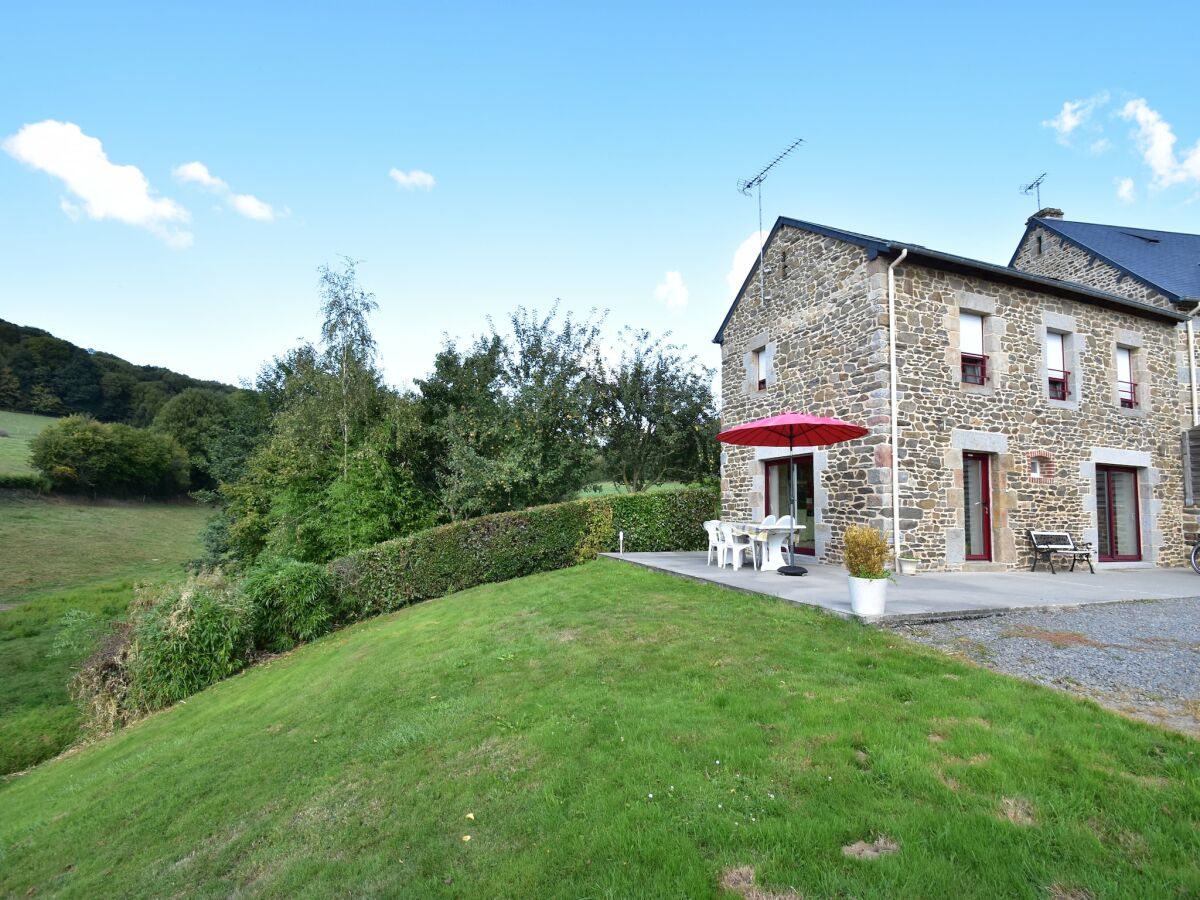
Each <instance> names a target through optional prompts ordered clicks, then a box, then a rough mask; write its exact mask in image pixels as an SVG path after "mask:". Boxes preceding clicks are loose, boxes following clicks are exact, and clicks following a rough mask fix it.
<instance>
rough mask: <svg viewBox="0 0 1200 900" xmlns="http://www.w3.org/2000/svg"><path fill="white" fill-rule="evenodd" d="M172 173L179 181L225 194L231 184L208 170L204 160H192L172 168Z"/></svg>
mask: <svg viewBox="0 0 1200 900" xmlns="http://www.w3.org/2000/svg"><path fill="white" fill-rule="evenodd" d="M171 174H172V175H174V176H175V179H176V180H177V181H183V182H192V183H194V184H198V185H200V186H201V187H205V188H208V189H209V190H210V191H212V192H213V193H215V194H224V193H226V192H227V191H228V190H229V185H227V184H226V183H225V182H224V181H222V180H221V179H220V178H218V177H217V176H215V175H213V174H212V172H210V171H208V166H206V165H205V164H204V163H202V162H190V163H184V164H183V165H182V166H176V167H175V168H173V169H172V170H171Z"/></svg>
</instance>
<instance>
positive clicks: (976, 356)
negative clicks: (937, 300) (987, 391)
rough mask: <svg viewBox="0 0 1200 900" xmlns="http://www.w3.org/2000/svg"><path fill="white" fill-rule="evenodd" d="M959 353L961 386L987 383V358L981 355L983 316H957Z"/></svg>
mask: <svg viewBox="0 0 1200 900" xmlns="http://www.w3.org/2000/svg"><path fill="white" fill-rule="evenodd" d="M958 341H959V346H958V348H959V352H960V353H961V355H962V382H963V384H985V383H986V382H987V357H986V356H984V355H983V316H981V315H979V314H978V313H969V312H960V313H959V314H958Z"/></svg>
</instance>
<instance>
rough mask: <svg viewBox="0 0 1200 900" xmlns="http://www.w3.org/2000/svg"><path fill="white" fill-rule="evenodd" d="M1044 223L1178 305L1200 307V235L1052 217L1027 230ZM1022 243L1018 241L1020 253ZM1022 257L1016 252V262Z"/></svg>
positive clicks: (1033, 221)
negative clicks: (1018, 256)
mask: <svg viewBox="0 0 1200 900" xmlns="http://www.w3.org/2000/svg"><path fill="white" fill-rule="evenodd" d="M1038 225H1041V226H1042V227H1044V228H1045V229H1047V230H1048V231H1050V232H1052V233H1054V234H1057V235H1060V236H1061V237H1064V238H1066V239H1067V240H1068V241H1069V242H1070V243H1072V244H1075V245H1076V246H1077V247H1079V248H1080V249H1082V250H1085V251H1087V252H1088V253H1091V254H1093V255H1094V256H1096V257H1098V258H1099V259H1101V260H1103V261H1104V262H1106V263H1108V264H1109V265H1111V266H1113V267H1114V268H1116V269H1119V270H1120V271H1121V272H1124V273H1125V274H1126V275H1129V276H1131V277H1133V278H1136V279H1137V280H1138V281H1141V282H1142V283H1143V284H1146V285H1149V286H1150V287H1152V288H1154V289H1155V290H1157V291H1159V292H1160V293H1162V294H1166V295H1167V296H1168V297H1169V298H1171V299H1172V300H1174V301H1175V302H1177V303H1186V304H1188V305H1193V306H1194V305H1195V304H1196V303H1198V302H1200V234H1182V233H1180V232H1177V231H1155V230H1153V229H1150V228H1127V227H1124V226H1121V225H1096V224H1093V223H1092V222H1067V221H1064V220H1063V219H1057V218H1052V217H1051V218H1042V219H1036V218H1035V219H1030V220H1029V223H1028V224H1027V226H1026V229H1025V233H1026V234H1028V233H1029V231H1030V230H1031V229H1032V228H1035V227H1036V226H1038ZM1024 242H1025V239H1024V237H1022V239H1021V243H1022V244H1023V243H1024ZM1020 247H1021V244H1018V245H1017V250H1018V251H1019V250H1020ZM1016 258H1017V254H1016V253H1014V254H1013V259H1012V262H1015V261H1016ZM1012 262H1010V263H1009V265H1012Z"/></svg>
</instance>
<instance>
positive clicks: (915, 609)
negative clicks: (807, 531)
mask: <svg viewBox="0 0 1200 900" xmlns="http://www.w3.org/2000/svg"><path fill="white" fill-rule="evenodd" d="M605 555H606V556H608V557H610V558H612V559H617V560H620V561H622V562H626V563H631V564H633V565H638V566H644V567H645V568H648V569H654V570H656V571H660V572H667V573H669V574H672V575H678V576H680V577H682V578H691V579H693V580H696V581H704V582H709V583H711V584H719V585H722V586H723V587H728V588H732V589H733V590H739V591H745V592H747V593H752V594H763V595H766V596H768V597H778V598H779V599H781V600H787V601H788V602H790V603H801V604H805V605H808V606H816V607H820V608H821V609H823V610H825V611H827V612H830V613H833V614H834V615H838V616H842V617H843V618H848V619H849V618H855V619H860V620H861V621H865V622H878V623H888V624H893V623H900V622H929V621H937V620H941V619H968V618H974V617H977V616H990V615H997V614H999V613H1004V612H1008V611H1010V610H1015V609H1047V608H1053V607H1060V608H1061V607H1072V606H1086V605H1089V604H1094V603H1119V602H1122V601H1129V600H1162V599H1175V598H1200V575H1196V574H1195V573H1194V572H1193V571H1192V570H1191V569H1149V568H1139V569H1111V568H1106V569H1099V570H1097V572H1096V574H1095V575H1092V574H1091V573H1090V572H1088V570H1087V567H1086V566H1081V567H1080V568H1077V569H1076V570H1075V571H1074V572H1068V571H1066V569H1064V568H1060V569H1059V573H1058V574H1057V575H1051V574H1050V572H1048V571H1046V572H1043V571H1042V570H1041V569H1040V568H1039V571H1037V572H1028V571H1020V572H927V573H923V574H919V575H913V576H904V575H897V576H896V578H895V582H894V583H893V584H892V585H890V586H889V587H888V600H887V612H886V614H885V615H883V616H874V617H861V616H855V615H854V614H853V613H852V612H851V611H850V599H849V596H848V595H847V593H846V570H845V569H843V568H842V567H841V566H831V565H822V564H819V563H810V562H804V563H803V565H804V566H805V568H807V569H808V575H805V576H803V577H793V578H788V577H785V576H783V575H780V574H779V573H778V572H775V571H773V570H767V571H761V572H759V571H755V570H754V569H752V568H750V567H744V568H742V569H741V570H739V571H737V572H735V571H733V569H731V568H729V567H726V568H724V569H719V568H717V566H716V565H711V566H710V565H706V564H705V554H704V553H702V552H701V553H625V554H616V553H609V554H605ZM797 561H798V562H799V560H797ZM1197 608H1198V609H1200V605H1198V607H1197Z"/></svg>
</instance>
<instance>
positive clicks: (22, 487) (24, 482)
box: [0, 472, 50, 494]
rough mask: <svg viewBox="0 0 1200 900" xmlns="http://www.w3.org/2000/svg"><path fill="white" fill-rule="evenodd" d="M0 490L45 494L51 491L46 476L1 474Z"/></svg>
mask: <svg viewBox="0 0 1200 900" xmlns="http://www.w3.org/2000/svg"><path fill="white" fill-rule="evenodd" d="M0 490H9V491H36V492H37V493H39V494H43V493H45V492H46V491H48V490H50V481H49V479H47V478H46V477H45V476H44V475H38V474H36V473H29V474H22V475H16V474H12V473H7V472H0Z"/></svg>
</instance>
